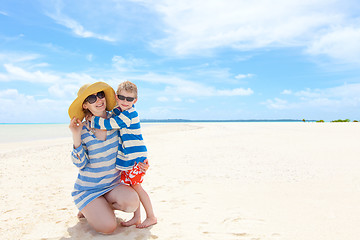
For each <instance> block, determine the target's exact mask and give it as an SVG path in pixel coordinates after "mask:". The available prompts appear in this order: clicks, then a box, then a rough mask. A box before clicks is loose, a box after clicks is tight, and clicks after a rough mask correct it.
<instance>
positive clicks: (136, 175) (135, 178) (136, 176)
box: [120, 164, 145, 185]
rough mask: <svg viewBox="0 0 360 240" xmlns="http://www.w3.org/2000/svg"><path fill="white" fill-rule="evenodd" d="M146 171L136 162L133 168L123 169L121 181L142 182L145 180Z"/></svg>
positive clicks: (129, 182) (128, 182)
mask: <svg viewBox="0 0 360 240" xmlns="http://www.w3.org/2000/svg"><path fill="white" fill-rule="evenodd" d="M144 175H145V172H143V171H141V170H140V168H139V166H138V165H137V164H136V165H135V166H134V167H133V168H132V169H130V170H127V171H121V178H120V181H121V182H122V183H125V184H130V185H136V184H139V183H142V182H143V180H144Z"/></svg>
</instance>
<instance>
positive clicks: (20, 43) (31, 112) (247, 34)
mask: <svg viewBox="0 0 360 240" xmlns="http://www.w3.org/2000/svg"><path fill="white" fill-rule="evenodd" d="M359 13H360V3H359V2H358V1H356V0H354V1H352V0H341V1H337V0H291V1H288V0H272V1H270V0H254V1H245V0H222V1H218V0H207V1H205V0H183V1H175V0H173V1H172V0H148V1H146V0H132V1H131V0H129V1H122V0H112V1H110V0H92V1H85V0H77V1H70V0H64V1H62V0H43V1H35V0H34V1H18V0H11V1H10V0H8V1H7V0H1V4H0V101H1V105H0V111H1V114H0V123H12V122H29V123H46V122H51V123H67V122H69V117H68V115H67V109H68V107H69V105H70V104H71V102H72V101H73V100H74V99H75V97H76V93H77V90H78V89H79V87H80V86H82V85H83V84H85V83H88V82H96V81H105V82H107V83H108V84H110V85H111V86H112V87H114V88H116V87H117V85H118V84H119V83H120V82H122V81H125V80H130V81H133V82H134V83H136V84H137V85H138V88H139V101H138V103H137V104H136V108H137V110H138V112H139V114H140V117H141V118H142V119H169V118H170V119H173V118H182V119H193V120H197V119H206V120H211V119H221V120H228V119H284V118H285V119H303V118H305V119H324V120H327V121H329V120H334V119H339V118H343V119H344V118H349V119H352V120H354V119H358V120H359V119H360V14H359Z"/></svg>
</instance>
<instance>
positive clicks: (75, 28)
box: [46, 5, 115, 42]
mask: <svg viewBox="0 0 360 240" xmlns="http://www.w3.org/2000/svg"><path fill="white" fill-rule="evenodd" d="M55 7H56V10H55V13H49V12H47V13H46V14H47V15H48V16H49V17H50V18H52V19H53V20H55V21H56V22H57V23H58V24H60V25H63V26H65V27H67V28H69V29H70V30H71V31H72V32H73V33H74V34H75V35H77V36H79V37H82V38H97V39H100V40H104V41H108V42H114V41H115V39H114V38H112V37H109V36H106V35H102V34H98V33H94V32H92V31H89V30H86V29H85V28H84V27H83V26H82V25H81V24H80V23H79V22H77V21H76V20H74V19H72V18H70V17H68V16H66V15H65V14H63V13H62V9H61V7H60V6H59V5H55Z"/></svg>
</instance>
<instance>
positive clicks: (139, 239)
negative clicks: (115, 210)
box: [60, 218, 158, 240]
mask: <svg viewBox="0 0 360 240" xmlns="http://www.w3.org/2000/svg"><path fill="white" fill-rule="evenodd" d="M117 221H118V224H119V226H118V228H117V229H116V230H115V232H114V233H113V234H111V235H104V234H101V233H98V232H96V231H95V230H94V229H92V228H91V227H90V225H89V224H88V223H87V221H86V220H85V219H82V220H80V221H79V222H78V223H77V224H76V225H74V226H72V227H69V228H68V233H69V237H62V238H61V239H60V240H68V239H106V240H109V239H117V240H119V239H120V240H121V239H123V240H132V239H134V240H148V239H156V238H158V237H157V236H154V235H151V232H150V230H151V228H152V227H149V228H145V229H138V228H136V227H135V226H131V227H123V226H121V222H123V220H122V219H121V218H117Z"/></svg>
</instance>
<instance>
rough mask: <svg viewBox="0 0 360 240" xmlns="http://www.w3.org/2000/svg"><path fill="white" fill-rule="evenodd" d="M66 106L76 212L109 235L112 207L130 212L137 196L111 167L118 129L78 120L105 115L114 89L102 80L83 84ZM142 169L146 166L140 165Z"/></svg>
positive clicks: (112, 224) (112, 101) (113, 225)
mask: <svg viewBox="0 0 360 240" xmlns="http://www.w3.org/2000/svg"><path fill="white" fill-rule="evenodd" d="M77 95H78V96H77V98H76V99H75V100H74V102H73V103H72V104H71V105H70V107H69V116H70V119H71V121H70V125H69V128H70V130H71V132H72V136H73V144H74V149H73V151H72V153H71V158H72V161H73V163H74V165H75V166H77V167H78V168H79V174H78V178H77V180H76V183H75V185H74V190H73V192H72V196H73V198H74V202H75V204H76V206H77V208H78V209H79V211H80V212H81V213H82V214H83V215H84V216H85V218H86V219H87V221H88V223H89V224H90V225H91V226H92V227H93V228H94V229H95V230H96V231H97V232H100V233H104V234H110V233H112V232H114V231H115V229H116V227H117V222H116V217H115V214H114V210H121V211H124V212H134V211H135V210H136V209H137V208H138V207H139V204H140V202H139V197H138V195H137V193H136V192H135V190H133V189H132V188H131V187H130V186H127V185H123V184H121V183H120V181H119V180H120V171H119V170H117V169H116V168H115V161H116V155H117V151H118V143H119V137H120V134H119V130H111V131H101V130H98V129H97V130H96V129H91V128H90V127H89V126H90V125H89V122H88V121H85V122H82V120H83V119H84V117H85V115H88V114H89V115H90V114H92V115H94V116H98V117H103V118H108V117H109V116H110V114H109V113H108V112H107V111H106V110H108V111H110V110H111V109H113V108H114V106H115V105H116V101H115V92H114V90H113V89H112V88H111V87H110V86H109V85H108V84H106V83H104V82H96V83H94V84H85V85H84V86H82V87H81V88H80V89H79V91H78V94H77ZM139 166H140V167H141V169H142V170H143V171H146V170H147V169H148V167H149V165H148V164H147V163H146V164H140V163H139Z"/></svg>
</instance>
